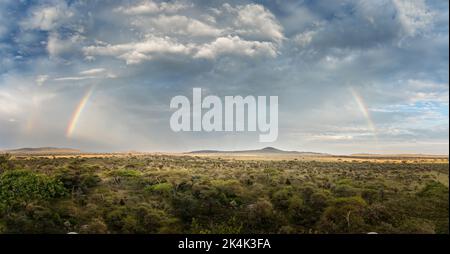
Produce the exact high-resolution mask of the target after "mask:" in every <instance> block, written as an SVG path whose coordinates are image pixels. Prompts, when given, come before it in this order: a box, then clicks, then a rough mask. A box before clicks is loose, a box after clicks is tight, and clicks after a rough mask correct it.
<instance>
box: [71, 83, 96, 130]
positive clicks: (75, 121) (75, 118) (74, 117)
mask: <svg viewBox="0 0 450 254" xmlns="http://www.w3.org/2000/svg"><path fill="white" fill-rule="evenodd" d="M94 87H95V86H92V87H91V88H90V89H89V90H88V91H87V92H86V94H85V95H84V96H83V97H82V98H81V100H80V102H79V103H78V106H77V107H76V108H75V111H74V112H73V114H72V117H71V118H70V121H69V125H68V126H67V130H66V137H68V138H71V137H72V134H73V132H74V130H75V128H76V127H77V124H78V121H79V120H80V116H81V113H83V110H84V109H85V108H86V105H87V103H88V101H89V98H91V96H92V93H93V91H94Z"/></svg>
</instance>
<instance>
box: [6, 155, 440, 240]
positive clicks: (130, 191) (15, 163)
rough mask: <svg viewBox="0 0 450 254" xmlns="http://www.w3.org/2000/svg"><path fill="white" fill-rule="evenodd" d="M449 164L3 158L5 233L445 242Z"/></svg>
mask: <svg viewBox="0 0 450 254" xmlns="http://www.w3.org/2000/svg"><path fill="white" fill-rule="evenodd" d="M448 173H449V170H448V163H440V164H437V163H436V164H433V163H390V162H384V163H374V162H318V161H298V160H284V161H242V160H232V159H213V158H206V157H190V156H163V155H161V156H137V157H136V156H122V157H102V158H100V157H99V158H83V157H78V158H42V157H41V158H38V157H29V158H10V157H8V156H0V232H2V233H68V232H78V233H367V232H372V231H375V232H378V233H444V234H448V230H449V229H448V221H449V219H448V216H449V213H448V206H449V199H448V194H449V192H448V191H449V189H448Z"/></svg>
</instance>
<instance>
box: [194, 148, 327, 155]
mask: <svg viewBox="0 0 450 254" xmlns="http://www.w3.org/2000/svg"><path fill="white" fill-rule="evenodd" d="M189 153H190V154H214V153H216V154H237V155H238V154H241V155H242V154H249V155H304V156H308V155H310V156H325V155H328V154H325V153H315V152H299V151H284V150H280V149H277V148H275V147H265V148H262V149H259V150H237V151H220V150H199V151H192V152H189Z"/></svg>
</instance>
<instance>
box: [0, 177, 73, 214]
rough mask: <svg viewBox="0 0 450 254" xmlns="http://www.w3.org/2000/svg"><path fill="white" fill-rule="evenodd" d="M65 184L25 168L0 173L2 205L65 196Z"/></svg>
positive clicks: (9, 206)
mask: <svg viewBox="0 0 450 254" xmlns="http://www.w3.org/2000/svg"><path fill="white" fill-rule="evenodd" d="M66 194H67V190H66V189H65V188H64V186H63V184H62V183H61V182H60V181H58V180H55V179H54V178H51V177H49V176H46V175H42V174H37V173H33V172H31V171H25V170H14V171H7V172H5V173H3V174H1V175H0V205H2V206H3V207H4V208H11V207H13V206H15V205H21V204H22V205H26V204H28V203H31V202H38V201H46V200H50V199H53V198H59V197H63V196H65V195H66Z"/></svg>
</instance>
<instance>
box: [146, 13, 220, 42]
mask: <svg viewBox="0 0 450 254" xmlns="http://www.w3.org/2000/svg"><path fill="white" fill-rule="evenodd" d="M148 23H151V24H153V26H155V27H156V28H158V29H159V30H160V31H163V32H164V33H165V34H180V35H188V36H194V37H195V36H207V37H217V36H219V35H220V34H221V33H222V30H221V29H218V28H215V27H213V26H210V25H208V24H205V23H203V22H201V21H199V20H196V19H193V18H188V17H186V16H181V15H172V16H166V15H161V16H158V17H156V18H154V19H150V20H144V22H143V24H141V25H142V26H147V25H148Z"/></svg>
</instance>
